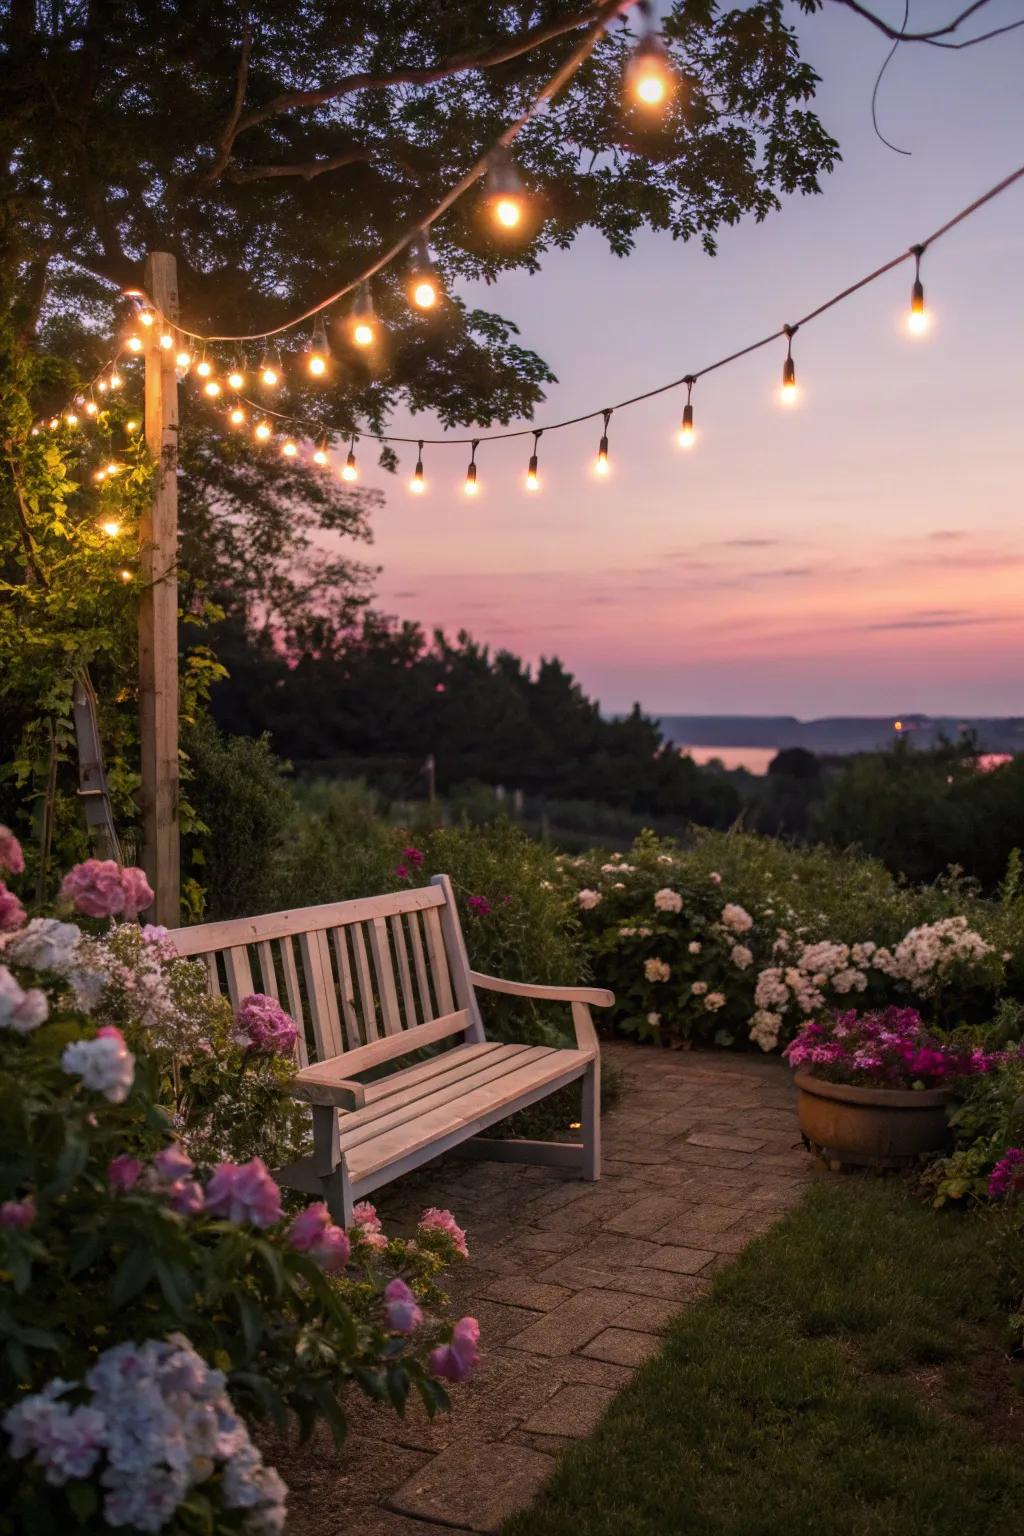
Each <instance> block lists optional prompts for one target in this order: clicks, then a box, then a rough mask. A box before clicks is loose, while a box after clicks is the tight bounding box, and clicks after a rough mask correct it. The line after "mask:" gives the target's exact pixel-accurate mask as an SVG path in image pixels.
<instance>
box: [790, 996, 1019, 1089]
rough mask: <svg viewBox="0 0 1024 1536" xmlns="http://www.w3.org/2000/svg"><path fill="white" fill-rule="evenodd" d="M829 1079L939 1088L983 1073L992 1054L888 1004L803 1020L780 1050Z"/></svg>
mask: <svg viewBox="0 0 1024 1536" xmlns="http://www.w3.org/2000/svg"><path fill="white" fill-rule="evenodd" d="M782 1054H783V1055H784V1056H785V1057H786V1059H787V1061H788V1062H789V1064H790V1066H792V1067H801V1066H805V1067H809V1068H810V1069H811V1070H812V1071H814V1072H815V1073H816V1074H817V1076H819V1077H823V1078H826V1079H828V1080H829V1081H831V1082H845V1083H854V1084H856V1083H860V1084H863V1085H870V1086H878V1087H883V1088H942V1087H945V1086H947V1085H949V1084H952V1083H954V1082H956V1081H957V1080H958V1079H960V1078H963V1077H972V1076H975V1075H977V1074H978V1073H982V1072H987V1071H988V1070H989V1069H990V1067H991V1066H992V1064H993V1058H992V1057H990V1056H988V1055H986V1053H985V1052H984V1051H979V1050H978V1049H977V1048H976V1047H975V1048H974V1049H964V1048H963V1047H960V1046H954V1045H950V1044H948V1043H947V1042H946V1041H943V1040H939V1039H937V1038H936V1037H935V1036H933V1035H930V1034H929V1033H928V1031H927V1029H926V1028H925V1025H924V1023H923V1021H922V1019H921V1015H920V1014H919V1013H918V1012H917V1010H916V1009H915V1008H895V1007H891V1008H886V1009H884V1010H881V1011H876V1012H873V1013H864V1014H858V1013H857V1011H856V1009H850V1010H849V1012H847V1013H841V1014H838V1015H837V1016H836V1017H835V1018H832V1019H823V1020H812V1021H811V1022H809V1023H807V1024H805V1025H804V1026H803V1028H802V1029H801V1030H800V1033H799V1034H798V1035H797V1036H796V1038H795V1039H794V1040H792V1041H791V1042H790V1044H789V1045H787V1047H786V1049H785V1050H784V1051H783V1053H782Z"/></svg>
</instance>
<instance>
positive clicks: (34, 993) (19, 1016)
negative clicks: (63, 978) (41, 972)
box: [0, 965, 50, 1035]
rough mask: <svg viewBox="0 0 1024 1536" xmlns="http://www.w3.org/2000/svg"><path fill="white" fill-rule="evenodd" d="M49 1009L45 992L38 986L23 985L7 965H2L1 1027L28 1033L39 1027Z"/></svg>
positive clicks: (0, 992) (0, 984)
mask: <svg viewBox="0 0 1024 1536" xmlns="http://www.w3.org/2000/svg"><path fill="white" fill-rule="evenodd" d="M49 1011H50V1008H49V1004H48V1003H47V1001H46V994H45V992H41V991H40V990H39V988H38V987H28V988H24V987H22V986H21V985H20V984H19V983H18V981H17V979H16V977H14V976H13V975H12V974H11V972H10V971H9V970H8V969H7V966H6V965H0V1029H14V1030H17V1032H18V1034H20V1035H27V1034H28V1033H29V1031H30V1030H32V1029H38V1028H39V1026H40V1024H41V1023H42V1022H43V1020H44V1019H45V1018H46V1016H47V1014H48V1013H49Z"/></svg>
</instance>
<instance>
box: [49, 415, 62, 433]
mask: <svg viewBox="0 0 1024 1536" xmlns="http://www.w3.org/2000/svg"><path fill="white" fill-rule="evenodd" d="M59 426H60V417H59V416H51V417H50V428H51V430H52V431H54V432H55V431H56V430H57V428H58V427H59Z"/></svg>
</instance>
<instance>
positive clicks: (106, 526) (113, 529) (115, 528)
mask: <svg viewBox="0 0 1024 1536" xmlns="http://www.w3.org/2000/svg"><path fill="white" fill-rule="evenodd" d="M100 528H101V529H102V530H103V532H104V533H105V534H106V536H107V538H108V539H116V538H117V536H118V534H119V533H120V532H121V524H120V523H119V522H118V520H117V518H116V517H112V518H111V519H110V520H109V522H106V523H100Z"/></svg>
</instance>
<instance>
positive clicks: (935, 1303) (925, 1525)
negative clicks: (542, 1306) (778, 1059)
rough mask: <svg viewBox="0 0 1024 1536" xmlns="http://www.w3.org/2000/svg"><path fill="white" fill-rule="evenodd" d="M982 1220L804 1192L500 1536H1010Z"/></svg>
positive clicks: (897, 1186)
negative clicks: (800, 1201) (798, 1203)
mask: <svg viewBox="0 0 1024 1536" xmlns="http://www.w3.org/2000/svg"><path fill="white" fill-rule="evenodd" d="M998 1292H999V1286H998V1276H997V1271H996V1266H995V1261H994V1254H993V1250H992V1245H991V1243H990V1241H989V1237H988V1228H987V1225H986V1223H985V1221H984V1220H983V1219H981V1218H977V1217H969V1216H964V1215H962V1214H960V1213H957V1212H936V1211H933V1210H931V1209H930V1208H928V1207H927V1206H924V1205H922V1204H920V1203H918V1202H916V1201H914V1200H913V1199H912V1198H911V1197H910V1195H909V1194H908V1192H907V1190H906V1188H905V1187H904V1186H903V1185H902V1184H901V1183H899V1182H898V1181H895V1180H888V1181H871V1180H866V1179H855V1178H837V1179H835V1180H832V1181H829V1182H827V1183H822V1184H820V1185H816V1186H815V1187H814V1188H813V1189H812V1190H811V1192H810V1193H809V1195H808V1197H807V1199H806V1200H805V1202H804V1203H803V1205H801V1206H800V1207H799V1209H797V1210H796V1211H794V1212H793V1213H792V1214H791V1215H790V1216H788V1217H787V1218H786V1219H785V1220H783V1221H782V1222H780V1224H779V1225H778V1226H777V1227H776V1228H774V1230H773V1231H771V1232H770V1233H768V1234H767V1236H765V1237H764V1238H762V1239H761V1240H760V1241H758V1242H757V1243H755V1244H753V1245H752V1246H751V1247H750V1248H749V1249H747V1251H746V1252H745V1253H744V1254H743V1255H742V1257H741V1258H740V1259H739V1260H738V1262H737V1263H736V1264H735V1265H734V1266H733V1267H732V1268H731V1269H729V1270H727V1271H726V1272H725V1273H723V1274H722V1275H721V1276H720V1277H719V1279H718V1281H717V1283H716V1285H715V1288H714V1290H713V1292H712V1294H711V1295H710V1296H709V1297H707V1298H706V1299H705V1300H704V1301H702V1302H700V1303H698V1304H697V1305H696V1306H694V1307H693V1308H692V1309H691V1310H690V1311H689V1312H687V1313H686V1314H684V1315H683V1317H681V1319H680V1320H679V1322H678V1323H677V1324H676V1325H675V1327H674V1329H673V1330H672V1332H671V1333H670V1335H669V1337H668V1339H667V1342H666V1345H665V1348H664V1350H663V1351H662V1353H661V1354H660V1355H659V1356H658V1357H657V1358H656V1359H654V1360H652V1361H651V1362H650V1363H649V1364H648V1365H647V1366H645V1367H644V1369H643V1370H641V1371H640V1372H639V1373H638V1375H637V1376H636V1378H635V1380H634V1381H633V1383H632V1384H631V1385H630V1386H629V1387H628V1388H627V1389H626V1390H625V1391H624V1392H623V1393H622V1394H621V1395H620V1396H619V1397H618V1398H617V1399H616V1401H615V1403H614V1404H613V1406H612V1408H611V1409H610V1411H609V1413H608V1414H607V1416H606V1418H605V1419H604V1421H603V1423H602V1424H601V1425H600V1426H599V1428H598V1430H597V1432H596V1433H595V1434H594V1436H593V1437H592V1438H591V1439H590V1440H588V1441H585V1442H583V1443H582V1444H580V1445H579V1446H577V1447H575V1448H574V1449H573V1450H572V1451H570V1452H569V1454H568V1455H567V1456H566V1458H565V1460H564V1461H563V1462H562V1463H561V1465H560V1467H559V1470H558V1471H557V1472H556V1474H555V1477H554V1479H553V1481H552V1483H551V1484H550V1486H549V1488H548V1489H547V1491H546V1492H545V1493H543V1494H542V1495H541V1497H540V1498H539V1499H538V1501H537V1502H536V1504H535V1505H534V1506H533V1507H532V1508H531V1509H529V1510H526V1511H524V1512H523V1513H522V1514H520V1515H518V1516H516V1517H515V1518H514V1519H513V1520H511V1521H510V1522H509V1523H508V1524H507V1526H506V1527H505V1528H504V1530H505V1532H506V1536H576V1533H580V1536H670V1533H675V1532H679V1533H680V1536H683V1533H685V1536H783V1533H785V1536H823V1533H825V1536H883V1533H884V1536H890V1533H891V1536H946V1533H949V1536H1019V1533H1024V1389H1022V1383H1021V1377H1022V1375H1024V1368H1022V1367H1021V1366H1019V1365H1017V1366H1014V1365H1012V1364H1011V1363H1010V1361H1009V1360H1008V1358H1007V1357H1006V1355H1005V1353H1004V1346H1005V1342H1006V1339H1005V1325H1004V1322H1003V1316H1004V1309H1001V1306H1000V1300H1001V1299H1000V1297H999V1294H998Z"/></svg>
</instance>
